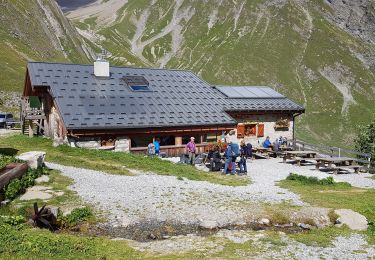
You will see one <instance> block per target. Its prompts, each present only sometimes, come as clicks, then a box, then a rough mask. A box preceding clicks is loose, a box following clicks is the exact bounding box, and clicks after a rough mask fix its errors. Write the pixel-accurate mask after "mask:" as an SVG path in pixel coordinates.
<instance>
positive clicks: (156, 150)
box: [154, 141, 160, 153]
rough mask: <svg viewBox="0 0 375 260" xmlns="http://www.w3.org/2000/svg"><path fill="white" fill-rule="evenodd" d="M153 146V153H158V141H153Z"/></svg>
mask: <svg viewBox="0 0 375 260" xmlns="http://www.w3.org/2000/svg"><path fill="white" fill-rule="evenodd" d="M154 146H155V153H159V152H160V143H159V142H158V141H154Z"/></svg>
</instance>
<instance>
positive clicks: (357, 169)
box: [333, 165, 362, 174]
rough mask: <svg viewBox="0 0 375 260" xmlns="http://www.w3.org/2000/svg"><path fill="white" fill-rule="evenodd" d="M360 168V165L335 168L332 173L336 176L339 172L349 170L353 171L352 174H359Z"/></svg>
mask: <svg viewBox="0 0 375 260" xmlns="http://www.w3.org/2000/svg"><path fill="white" fill-rule="evenodd" d="M361 168H362V166H361V165H348V166H336V167H335V168H334V170H333V173H334V174H338V173H339V171H349V170H354V173H359V170H360V169H361Z"/></svg>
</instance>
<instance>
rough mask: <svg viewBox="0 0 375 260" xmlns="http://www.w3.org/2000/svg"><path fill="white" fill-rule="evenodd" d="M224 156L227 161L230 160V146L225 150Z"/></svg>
mask: <svg viewBox="0 0 375 260" xmlns="http://www.w3.org/2000/svg"><path fill="white" fill-rule="evenodd" d="M224 156H225V158H227V159H229V158H232V147H231V145H228V146H227V148H226V149H225V151H224Z"/></svg>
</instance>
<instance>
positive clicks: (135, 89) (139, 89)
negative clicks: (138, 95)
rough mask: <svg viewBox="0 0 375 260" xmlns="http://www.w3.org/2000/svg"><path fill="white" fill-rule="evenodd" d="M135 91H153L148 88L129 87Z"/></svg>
mask: <svg viewBox="0 0 375 260" xmlns="http://www.w3.org/2000/svg"><path fill="white" fill-rule="evenodd" d="M129 87H130V88H131V90H133V91H151V89H150V88H149V87H148V86H129Z"/></svg>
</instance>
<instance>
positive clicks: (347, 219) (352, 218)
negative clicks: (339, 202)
mask: <svg viewBox="0 0 375 260" xmlns="http://www.w3.org/2000/svg"><path fill="white" fill-rule="evenodd" d="M335 213H336V214H337V215H339V218H338V219H337V222H338V223H340V224H337V226H342V225H344V224H345V225H347V226H348V227H349V228H350V229H352V230H366V229H367V227H368V223H367V219H366V217H365V216H363V215H361V214H359V213H358V212H355V211H353V210H351V209H336V210H335Z"/></svg>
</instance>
